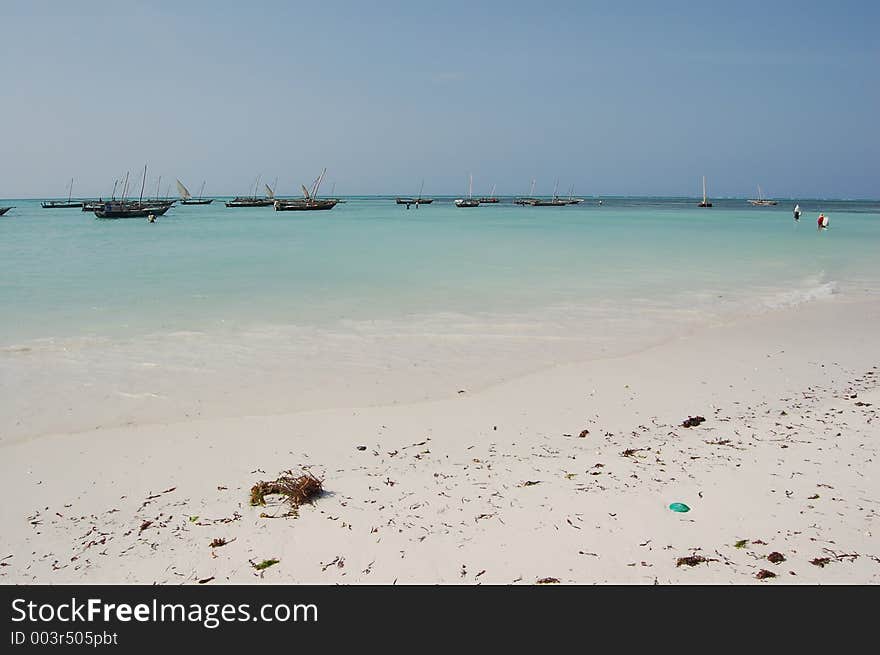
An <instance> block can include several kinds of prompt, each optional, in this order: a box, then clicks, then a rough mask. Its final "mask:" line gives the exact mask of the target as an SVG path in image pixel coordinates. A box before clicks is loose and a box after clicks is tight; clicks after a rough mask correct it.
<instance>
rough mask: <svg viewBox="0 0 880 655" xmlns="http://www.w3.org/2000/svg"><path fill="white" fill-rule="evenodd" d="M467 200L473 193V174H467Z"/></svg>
mask: <svg viewBox="0 0 880 655" xmlns="http://www.w3.org/2000/svg"><path fill="white" fill-rule="evenodd" d="M468 180H469V181H468V200H470V199H471V196H472V195H473V193H474V175H473V173H469V174H468Z"/></svg>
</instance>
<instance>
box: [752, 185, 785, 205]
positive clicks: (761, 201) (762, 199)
mask: <svg viewBox="0 0 880 655" xmlns="http://www.w3.org/2000/svg"><path fill="white" fill-rule="evenodd" d="M749 204H750V205H752V206H753V207H772V206H773V205H776V204H779V203H777V202H776V201H775V200H768V199H767V198H765V197H764V192H763V191H761V185H760V184H759V185H758V197H757V199H752V200H749Z"/></svg>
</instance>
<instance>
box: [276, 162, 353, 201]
mask: <svg viewBox="0 0 880 655" xmlns="http://www.w3.org/2000/svg"><path fill="white" fill-rule="evenodd" d="M326 173H327V169H326V168H325V169H324V170H322V171H321V174H320V175H319V176H318V179H317V180H315V181H314V183H313V184H312V189H311V191H309V189H306V187H305V185H304V184H303V185H301V187H302V191H303V197H302V198H294V199H291V200H276V201H275V211H277V212H291V211H293V212H297V211H298V212H301V211H325V210H328V209H333V208H334V207H335V206H336V205H337V204H338V202H339V201H338V200H336V199H335V198H318V189H319V188H320V187H321V182H322V181H323V180H324V175H325V174H326Z"/></svg>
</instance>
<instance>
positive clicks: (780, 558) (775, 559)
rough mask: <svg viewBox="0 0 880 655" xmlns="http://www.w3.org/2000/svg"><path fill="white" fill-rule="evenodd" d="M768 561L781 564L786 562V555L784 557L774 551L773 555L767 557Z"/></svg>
mask: <svg viewBox="0 0 880 655" xmlns="http://www.w3.org/2000/svg"><path fill="white" fill-rule="evenodd" d="M767 559H768V560H769V561H770V562H772V563H773V564H779V563H780V562H784V561H785V555H783V554H782V553H778V552H776V551H775V550H774V551H773V552H772V553H770V554H769V555H767Z"/></svg>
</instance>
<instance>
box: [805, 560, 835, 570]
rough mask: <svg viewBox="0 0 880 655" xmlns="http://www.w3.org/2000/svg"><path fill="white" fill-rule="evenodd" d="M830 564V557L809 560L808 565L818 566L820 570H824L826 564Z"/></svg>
mask: <svg viewBox="0 0 880 655" xmlns="http://www.w3.org/2000/svg"><path fill="white" fill-rule="evenodd" d="M830 563H831V558H830V557H817V558H815V559H812V560H810V564H812V565H813V566H818V567H819V568H820V569H824V568H825V565H826V564H830Z"/></svg>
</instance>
